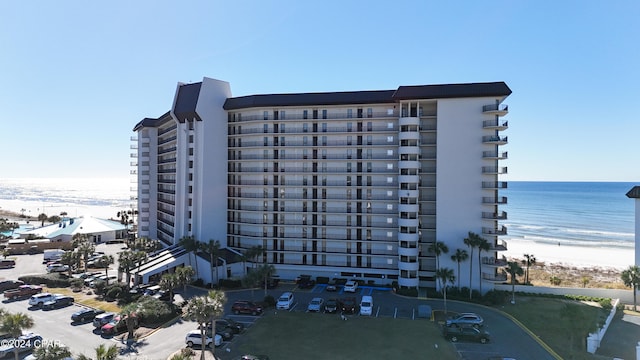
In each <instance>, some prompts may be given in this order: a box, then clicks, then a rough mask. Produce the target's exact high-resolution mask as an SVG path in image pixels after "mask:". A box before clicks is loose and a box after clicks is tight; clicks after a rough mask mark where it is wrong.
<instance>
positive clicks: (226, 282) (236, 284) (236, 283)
mask: <svg viewBox="0 0 640 360" xmlns="http://www.w3.org/2000/svg"><path fill="white" fill-rule="evenodd" d="M220 287H222V288H225V289H238V288H241V287H242V280H239V279H220Z"/></svg>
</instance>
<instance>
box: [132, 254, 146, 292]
mask: <svg viewBox="0 0 640 360" xmlns="http://www.w3.org/2000/svg"><path fill="white" fill-rule="evenodd" d="M148 259H149V254H147V253H146V252H144V251H136V252H134V253H133V261H134V262H135V263H136V264H138V268H137V269H136V278H135V281H134V283H135V284H136V285H138V281H140V267H141V266H142V264H144V263H145V262H147V260H148Z"/></svg>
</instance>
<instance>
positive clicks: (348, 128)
mask: <svg viewBox="0 0 640 360" xmlns="http://www.w3.org/2000/svg"><path fill="white" fill-rule="evenodd" d="M352 130H353V123H350V122H348V123H347V132H351V131H352Z"/></svg>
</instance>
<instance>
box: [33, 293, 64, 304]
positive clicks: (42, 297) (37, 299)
mask: <svg viewBox="0 0 640 360" xmlns="http://www.w3.org/2000/svg"><path fill="white" fill-rule="evenodd" d="M56 295H60V294H51V293H41V294H36V295H33V296H32V297H31V298H30V299H29V305H31V306H37V307H42V305H44V303H46V302H47V301H53V300H55V298H56Z"/></svg>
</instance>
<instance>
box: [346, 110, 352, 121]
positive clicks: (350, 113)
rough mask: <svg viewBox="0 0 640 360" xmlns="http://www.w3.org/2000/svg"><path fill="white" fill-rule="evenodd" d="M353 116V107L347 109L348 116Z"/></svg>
mask: <svg viewBox="0 0 640 360" xmlns="http://www.w3.org/2000/svg"><path fill="white" fill-rule="evenodd" d="M352 117H353V109H347V118H349V119H351V118H352Z"/></svg>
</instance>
